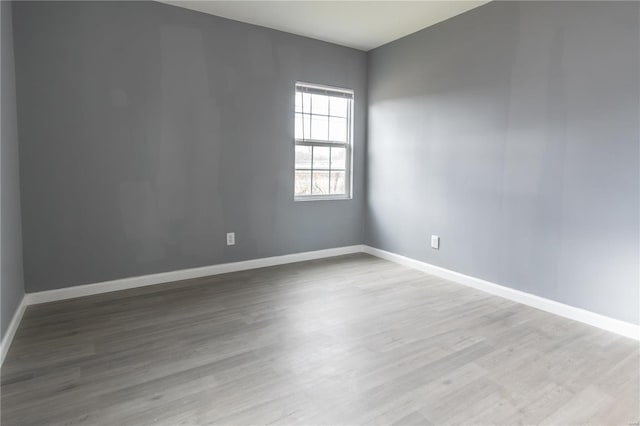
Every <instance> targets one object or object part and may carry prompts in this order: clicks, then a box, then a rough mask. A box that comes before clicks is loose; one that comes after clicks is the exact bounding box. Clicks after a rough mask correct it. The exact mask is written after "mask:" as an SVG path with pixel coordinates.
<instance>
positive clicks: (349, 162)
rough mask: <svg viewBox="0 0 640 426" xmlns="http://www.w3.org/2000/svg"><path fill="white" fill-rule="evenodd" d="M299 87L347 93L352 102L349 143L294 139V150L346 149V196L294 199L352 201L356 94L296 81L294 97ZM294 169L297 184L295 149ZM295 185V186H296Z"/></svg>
mask: <svg viewBox="0 0 640 426" xmlns="http://www.w3.org/2000/svg"><path fill="white" fill-rule="evenodd" d="M298 86H305V87H310V88H315V89H319V90H326V91H327V92H333V93H345V94H348V95H350V96H351V99H350V100H351V102H350V103H349V114H348V120H347V129H348V133H347V138H348V140H347V142H345V143H343V142H330V141H316V140H312V139H296V138H295V137H294V139H293V141H294V144H293V146H294V148H295V146H297V145H303V146H304V145H308V146H339V147H344V148H345V152H346V157H347V158H346V161H345V163H346V168H345V185H347V188H346V194H327V195H295V192H294V196H293V199H294V201H341V200H351V199H353V150H354V146H353V145H354V144H353V140H354V127H355V126H354V123H353V121H354V117H353V114H354V106H355V92H354V91H353V90H350V89H345V88H342V87H335V86H328V85H326V84H315V83H307V82H304V81H296V82H295V85H294V97H295V96H296V94H297V92H298V90H297V88H298ZM294 116H295V102H294ZM293 126H294V129H293V133H294V134H295V120H293ZM293 155H294V167H293V172H294V173H293V179H294V182H295V176H296V175H295V171H296V168H295V149H294V154H293ZM312 167H313V159H312ZM294 185H295V184H294Z"/></svg>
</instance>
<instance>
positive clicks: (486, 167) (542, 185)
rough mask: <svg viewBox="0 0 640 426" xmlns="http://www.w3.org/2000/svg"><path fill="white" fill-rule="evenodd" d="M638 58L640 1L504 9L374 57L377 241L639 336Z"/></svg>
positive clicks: (475, 14) (371, 186) (372, 216)
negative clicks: (624, 325) (623, 324)
mask: <svg viewBox="0 0 640 426" xmlns="http://www.w3.org/2000/svg"><path fill="white" fill-rule="evenodd" d="M639 54H640V4H639V3H637V2H494V3H490V4H488V5H485V6H481V7H480V8H478V9H474V10H472V11H470V12H467V13H465V14H463V15H460V16H458V17H455V18H453V19H450V20H448V21H445V22H443V23H441V24H438V25H436V26H433V27H431V28H428V29H425V30H423V31H421V32H418V33H416V34H413V35H411V36H408V37H406V38H404V39H401V40H399V41H396V42H393V43H390V44H388V45H385V46H383V47H381V48H379V49H376V50H374V51H372V52H371V54H370V56H369V115H368V119H369V121H368V123H369V124H368V140H367V144H368V150H367V152H368V164H367V167H368V169H367V179H368V201H367V204H368V206H367V208H368V212H369V216H368V230H367V236H366V239H367V243H368V244H369V245H372V246H374V247H377V248H381V249H384V250H389V251H392V252H395V253H399V254H402V255H405V256H408V257H411V258H414V259H418V260H421V261H425V262H428V263H431V264H434V265H437V266H441V267H444V268H448V269H451V270H454V271H457V272H461V273H464V274H467V275H471V276H475V277H479V278H482V279H485V280H489V281H492V282H495V283H497V284H500V285H504V286H508V287H512V288H515V289H518V290H523V291H526V292H528V293H532V294H536V295H539V296H542V297H545V298H549V299H553V300H557V301H559V302H562V303H566V304H569V305H572V306H577V307H580V308H584V309H587V310H590V311H593V312H596V313H600V314H604V315H607V316H610V317H613V318H617V319H620V320H624V321H628V322H632V323H640V320H639V315H640V313H639V306H638V305H639V300H640V291H639V276H638V274H639V271H638V270H639V258H640V252H639V248H638V245H639V240H638V238H639V224H638V221H639V216H640V214H639V213H640V209H639V201H638V198H639V191H640V184H639V169H640V164H639V154H640V152H639V145H640V141H639V137H640V125H639V120H640V106H639V102H640V101H639V99H640V88H639V86H640V78H639V76H640V69H639V61H640V58H639ZM432 234H436V235H439V236H440V238H441V242H440V244H441V246H440V250H433V249H431V248H430V246H429V237H430V235H432Z"/></svg>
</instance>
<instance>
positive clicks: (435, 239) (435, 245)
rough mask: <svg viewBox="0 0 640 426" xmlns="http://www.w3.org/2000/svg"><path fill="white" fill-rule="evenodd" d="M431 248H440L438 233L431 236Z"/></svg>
mask: <svg viewBox="0 0 640 426" xmlns="http://www.w3.org/2000/svg"><path fill="white" fill-rule="evenodd" d="M431 248H434V249H439V248H440V237H438V236H437V235H432V236H431Z"/></svg>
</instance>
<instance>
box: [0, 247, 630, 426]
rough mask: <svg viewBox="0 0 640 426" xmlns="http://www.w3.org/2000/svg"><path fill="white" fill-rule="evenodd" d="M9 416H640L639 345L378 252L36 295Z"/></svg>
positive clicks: (6, 387) (336, 420)
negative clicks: (42, 299)
mask: <svg viewBox="0 0 640 426" xmlns="http://www.w3.org/2000/svg"><path fill="white" fill-rule="evenodd" d="M1 391H2V424H3V425H14V424H16V425H18V424H24V425H36V424H42V425H44V424H47V425H50V424H67V425H78V424H105V425H142V424H166V425H176V424H203V423H216V424H226V425H231V424H234V425H236V424H267V423H277V424H461V423H465V424H558V425H560V424H584V423H592V424H612V425H614V424H615V425H629V424H632V423H634V422H638V421H640V350H639V343H638V342H636V341H633V340H630V339H626V338H623V337H619V336H617V335H615V334H611V333H608V332H605V331H601V330H599V329H596V328H592V327H590V326H587V325H583V324H580V323H577V322H573V321H570V320H566V319H563V318H560V317H556V316H553V315H551V314H548V313H545V312H542V311H538V310H536V309H533V308H529V307H526V306H522V305H518V304H515V303H513V302H510V301H507V300H504V299H500V298H498V297H494V296H490V295H487V294H485V293H482V292H479V291H476V290H473V289H470V288H467V287H463V286H460V285H457V284H454V283H451V282H447V281H444V280H442V279H439V278H436V277H433V276H429V275H426V274H424V273H422V272H419V271H416V270H412V269H408V268H406V267H403V266H399V265H396V264H393V263H390V262H387V261H384V260H381V259H377V258H374V257H371V256H368V255H364V254H357V255H349V256H342V257H337V258H332V259H325V260H318V261H311V262H304V263H297V264H291V265H284V266H277V267H271V268H264V269H258V270H253V271H245V272H238V273H232V274H226V275H218V276H214V277H208V278H200V279H194V280H188V281H182V282H179V283H171V284H166V285H160V286H153V287H147V288H141V289H135V290H126V291H121V292H116V293H109V294H103V295H97V296H90V297H84V298H80V299H73V300H67V301H62V302H54V303H48V304H43V305H36V306H31V307H29V308H28V309H27V311H26V313H25V316H24V319H23V320H22V324H21V325H20V328H19V329H18V332H17V334H16V336H15V340H14V342H13V345H12V347H11V349H10V351H9V354H8V355H7V358H6V361H5V364H4V366H3V368H2V388H1Z"/></svg>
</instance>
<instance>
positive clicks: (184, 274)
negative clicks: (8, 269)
mask: <svg viewBox="0 0 640 426" xmlns="http://www.w3.org/2000/svg"><path fill="white" fill-rule="evenodd" d="M362 251H363V247H362V246H361V245H355V246H346V247H338V248H331V249H326V250H316V251H308V252H302V253H293V254H285V255H283V256H274V257H264V258H261V259H252V260H244V261H241V262H233V263H221V264H219V265H211V266H203V267H199V268H190V269H180V270H178V271H171V272H161V273H159V274H151V275H142V276H138V277H131V278H122V279H118V280H112V281H103V282H99V283H95V284H84V285H78V286H74V287H65V288H60V289H56V290H47V291H39V292H37V293H28V294H27V295H26V299H27V305H34V304H38V303H47V302H55V301H57V300H64V299H73V298H76V297H82V296H90V295H93V294H100V293H109V292H112V291H118V290H126V289H130V288H136V287H145V286H148V285H155V284H163V283H168V282H172V281H180V280H187V279H191V278H200V277H207V276H210V275H219V274H226V273H229V272H237V271H245V270H249V269H256V268H264V267H267V266H276V265H283V264H286V263H295V262H304V261H306V260H314V259H322V258H326V257H333V256H341V255H344V254H350V253H360V252H362Z"/></svg>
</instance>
